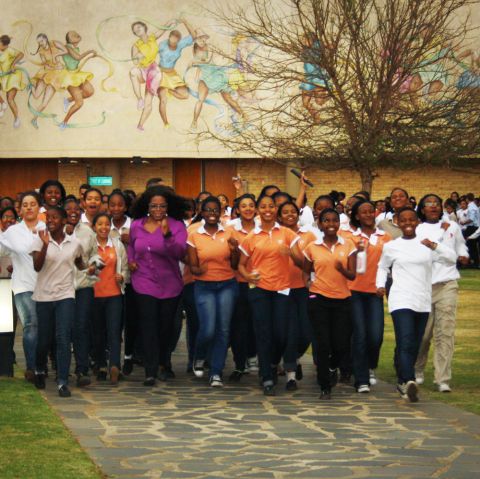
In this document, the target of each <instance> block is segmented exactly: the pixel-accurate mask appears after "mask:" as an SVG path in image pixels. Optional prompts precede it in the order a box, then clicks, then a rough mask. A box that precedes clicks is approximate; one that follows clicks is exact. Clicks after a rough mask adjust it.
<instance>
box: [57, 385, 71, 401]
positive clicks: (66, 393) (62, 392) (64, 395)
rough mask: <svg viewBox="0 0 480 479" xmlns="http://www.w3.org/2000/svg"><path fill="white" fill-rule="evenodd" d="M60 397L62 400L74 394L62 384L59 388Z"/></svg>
mask: <svg viewBox="0 0 480 479" xmlns="http://www.w3.org/2000/svg"><path fill="white" fill-rule="evenodd" d="M58 395H59V396H60V397H61V398H69V397H70V396H71V395H72V393H71V392H70V389H68V386H67V385H66V384H62V385H61V386H60V387H59V388H58Z"/></svg>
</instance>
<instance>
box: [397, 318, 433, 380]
mask: <svg viewBox="0 0 480 479" xmlns="http://www.w3.org/2000/svg"><path fill="white" fill-rule="evenodd" d="M428 315H429V313H417V312H416V311H412V310H411V309H397V310H396V311H393V312H392V318H393V326H394V328H395V340H396V356H397V365H398V367H397V376H398V382H399V383H406V382H407V381H415V361H416V360H417V356H418V351H419V350H420V344H421V343H422V338H423V334H424V333H425V327H426V325H427V321H428Z"/></svg>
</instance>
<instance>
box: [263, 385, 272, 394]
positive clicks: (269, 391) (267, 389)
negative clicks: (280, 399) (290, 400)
mask: <svg viewBox="0 0 480 479" xmlns="http://www.w3.org/2000/svg"><path fill="white" fill-rule="evenodd" d="M263 394H264V395H265V396H275V386H272V385H270V386H264V387H263Z"/></svg>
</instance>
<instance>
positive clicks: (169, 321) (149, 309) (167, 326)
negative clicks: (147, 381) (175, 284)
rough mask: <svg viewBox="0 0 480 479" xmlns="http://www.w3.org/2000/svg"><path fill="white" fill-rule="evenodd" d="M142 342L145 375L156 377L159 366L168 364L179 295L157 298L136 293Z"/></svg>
mask: <svg viewBox="0 0 480 479" xmlns="http://www.w3.org/2000/svg"><path fill="white" fill-rule="evenodd" d="M136 298H137V307H138V314H139V319H140V331H141V333H140V334H141V338H142V344H143V361H144V365H145V377H147V378H148V377H154V378H155V377H157V373H158V367H159V366H164V367H165V366H168V365H169V364H168V362H169V357H170V345H171V342H172V337H173V335H174V332H175V314H176V312H177V306H178V302H179V301H180V296H177V297H175V298H167V299H158V298H155V297H153V296H149V295H147V294H139V293H137V294H136Z"/></svg>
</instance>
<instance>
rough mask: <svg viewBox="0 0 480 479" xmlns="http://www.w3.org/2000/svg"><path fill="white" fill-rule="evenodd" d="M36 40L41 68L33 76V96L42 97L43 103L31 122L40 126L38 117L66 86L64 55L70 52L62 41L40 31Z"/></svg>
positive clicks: (37, 108) (35, 125)
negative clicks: (49, 37) (51, 38)
mask: <svg viewBox="0 0 480 479" xmlns="http://www.w3.org/2000/svg"><path fill="white" fill-rule="evenodd" d="M36 40H37V44H38V48H37V51H36V52H35V53H34V54H33V55H34V56H35V55H40V62H41V68H40V70H38V71H37V73H36V74H35V75H34V77H33V78H32V90H31V92H32V96H33V98H35V99H39V98H41V103H40V105H39V106H37V107H36V108H35V110H36V111H35V113H34V116H33V119H32V121H31V123H32V125H33V126H34V127H35V128H38V117H39V116H40V114H41V113H42V112H43V111H44V110H45V109H46V108H47V106H48V104H49V103H50V101H51V100H52V98H53V97H54V95H55V93H56V92H58V91H60V90H62V89H63V88H64V84H63V82H64V79H65V74H64V70H65V66H64V64H63V63H62V56H63V55H66V54H67V53H68V52H67V50H66V48H65V47H64V46H63V45H62V44H61V43H60V42H58V41H50V40H49V39H48V36H47V35H46V34H45V33H39V34H38V35H37V38H36Z"/></svg>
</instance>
